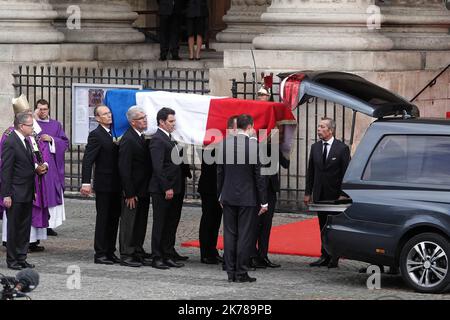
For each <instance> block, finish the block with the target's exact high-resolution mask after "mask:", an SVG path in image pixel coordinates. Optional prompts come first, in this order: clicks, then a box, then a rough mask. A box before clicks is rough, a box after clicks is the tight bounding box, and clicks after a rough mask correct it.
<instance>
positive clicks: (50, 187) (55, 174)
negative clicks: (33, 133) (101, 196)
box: [37, 119, 69, 207]
mask: <svg viewBox="0 0 450 320" xmlns="http://www.w3.org/2000/svg"><path fill="white" fill-rule="evenodd" d="M37 123H38V124H39V126H40V127H41V129H42V131H41V132H39V133H38V135H39V136H42V135H43V134H47V135H49V136H51V137H52V138H53V144H54V147H55V153H50V147H51V146H50V142H46V141H41V144H44V145H45V146H46V148H47V149H48V150H49V155H50V157H49V159H48V161H47V163H48V172H47V174H46V175H45V179H44V184H45V186H44V188H45V190H46V194H47V201H48V206H49V207H55V206H58V205H61V204H62V195H63V192H64V153H65V152H66V150H67V148H68V147H69V139H67V136H66V134H65V133H64V130H63V128H62V126H61V124H60V123H59V122H58V121H56V120H52V119H49V121H41V120H37Z"/></svg>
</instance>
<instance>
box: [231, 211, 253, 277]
mask: <svg viewBox="0 0 450 320" xmlns="http://www.w3.org/2000/svg"><path fill="white" fill-rule="evenodd" d="M256 216H257V210H256V207H237V206H229V205H224V207H223V230H224V249H225V250H224V257H225V266H226V270H227V273H228V274H229V275H232V274H236V275H239V274H244V273H246V272H247V271H248V267H247V266H248V263H249V258H250V253H251V250H252V247H253V246H254V243H253V241H252V240H253V239H254V232H253V230H252V229H253V227H254V224H255V219H256Z"/></svg>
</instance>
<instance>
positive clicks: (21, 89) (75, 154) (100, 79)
mask: <svg viewBox="0 0 450 320" xmlns="http://www.w3.org/2000/svg"><path fill="white" fill-rule="evenodd" d="M13 77H14V84H13V86H14V88H15V90H16V94H22V93H23V94H25V95H26V96H27V98H28V100H29V101H30V103H34V102H35V101H37V100H38V99H46V100H47V101H49V104H50V107H51V109H50V112H51V114H50V116H51V117H52V118H53V119H56V120H58V121H60V122H61V123H62V125H63V128H64V131H65V133H66V135H67V136H68V137H69V138H70V137H71V136H72V112H71V111H72V83H89V84H127V85H142V86H143V88H144V89H156V90H164V91H171V92H183V93H195V94H202V95H203V94H207V93H209V80H208V76H207V72H206V71H205V70H192V69H189V70H149V69H147V70H134V69H110V68H108V69H97V68H80V67H50V66H19V69H18V72H16V73H13ZM83 151H84V146H80V145H70V147H69V150H68V151H67V152H66V162H65V163H66V166H65V169H66V170H65V178H66V179H65V186H66V194H67V195H69V196H70V195H74V196H76V195H78V194H79V192H78V191H79V189H80V186H81V160H82V154H83ZM193 170H194V172H193V177H194V178H193V179H190V180H189V181H188V184H187V191H186V197H187V198H191V199H192V198H198V196H197V194H196V189H197V188H196V180H197V179H196V177H197V176H198V175H199V171H198V170H197V168H195V167H194V168H193Z"/></svg>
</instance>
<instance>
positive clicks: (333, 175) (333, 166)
mask: <svg viewBox="0 0 450 320" xmlns="http://www.w3.org/2000/svg"><path fill="white" fill-rule="evenodd" d="M322 153H323V143H322V141H318V142H316V143H314V144H313V145H312V146H311V153H310V155H309V163H308V172H307V174H306V188H305V195H311V194H312V195H313V200H314V201H318V200H336V199H338V198H339V196H341V195H343V193H342V179H343V178H344V174H345V171H346V170H347V167H348V164H349V162H350V149H349V148H348V146H347V145H345V144H344V143H343V142H341V141H339V140H337V139H334V142H333V144H332V145H331V149H330V151H329V153H328V157H327V160H326V162H325V166H324V165H323V163H322V161H323V160H322Z"/></svg>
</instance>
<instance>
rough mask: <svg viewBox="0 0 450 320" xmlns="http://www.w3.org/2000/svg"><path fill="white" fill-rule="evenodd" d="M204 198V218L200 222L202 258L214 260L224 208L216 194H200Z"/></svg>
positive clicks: (216, 253)
mask: <svg viewBox="0 0 450 320" xmlns="http://www.w3.org/2000/svg"><path fill="white" fill-rule="evenodd" d="M200 196H201V198H202V218H201V220H200V230H199V240H200V257H201V258H214V257H216V256H217V255H218V254H219V253H218V251H217V237H218V235H219V228H220V222H221V220H222V207H221V206H220V203H219V201H218V200H217V195H215V194H200Z"/></svg>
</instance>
